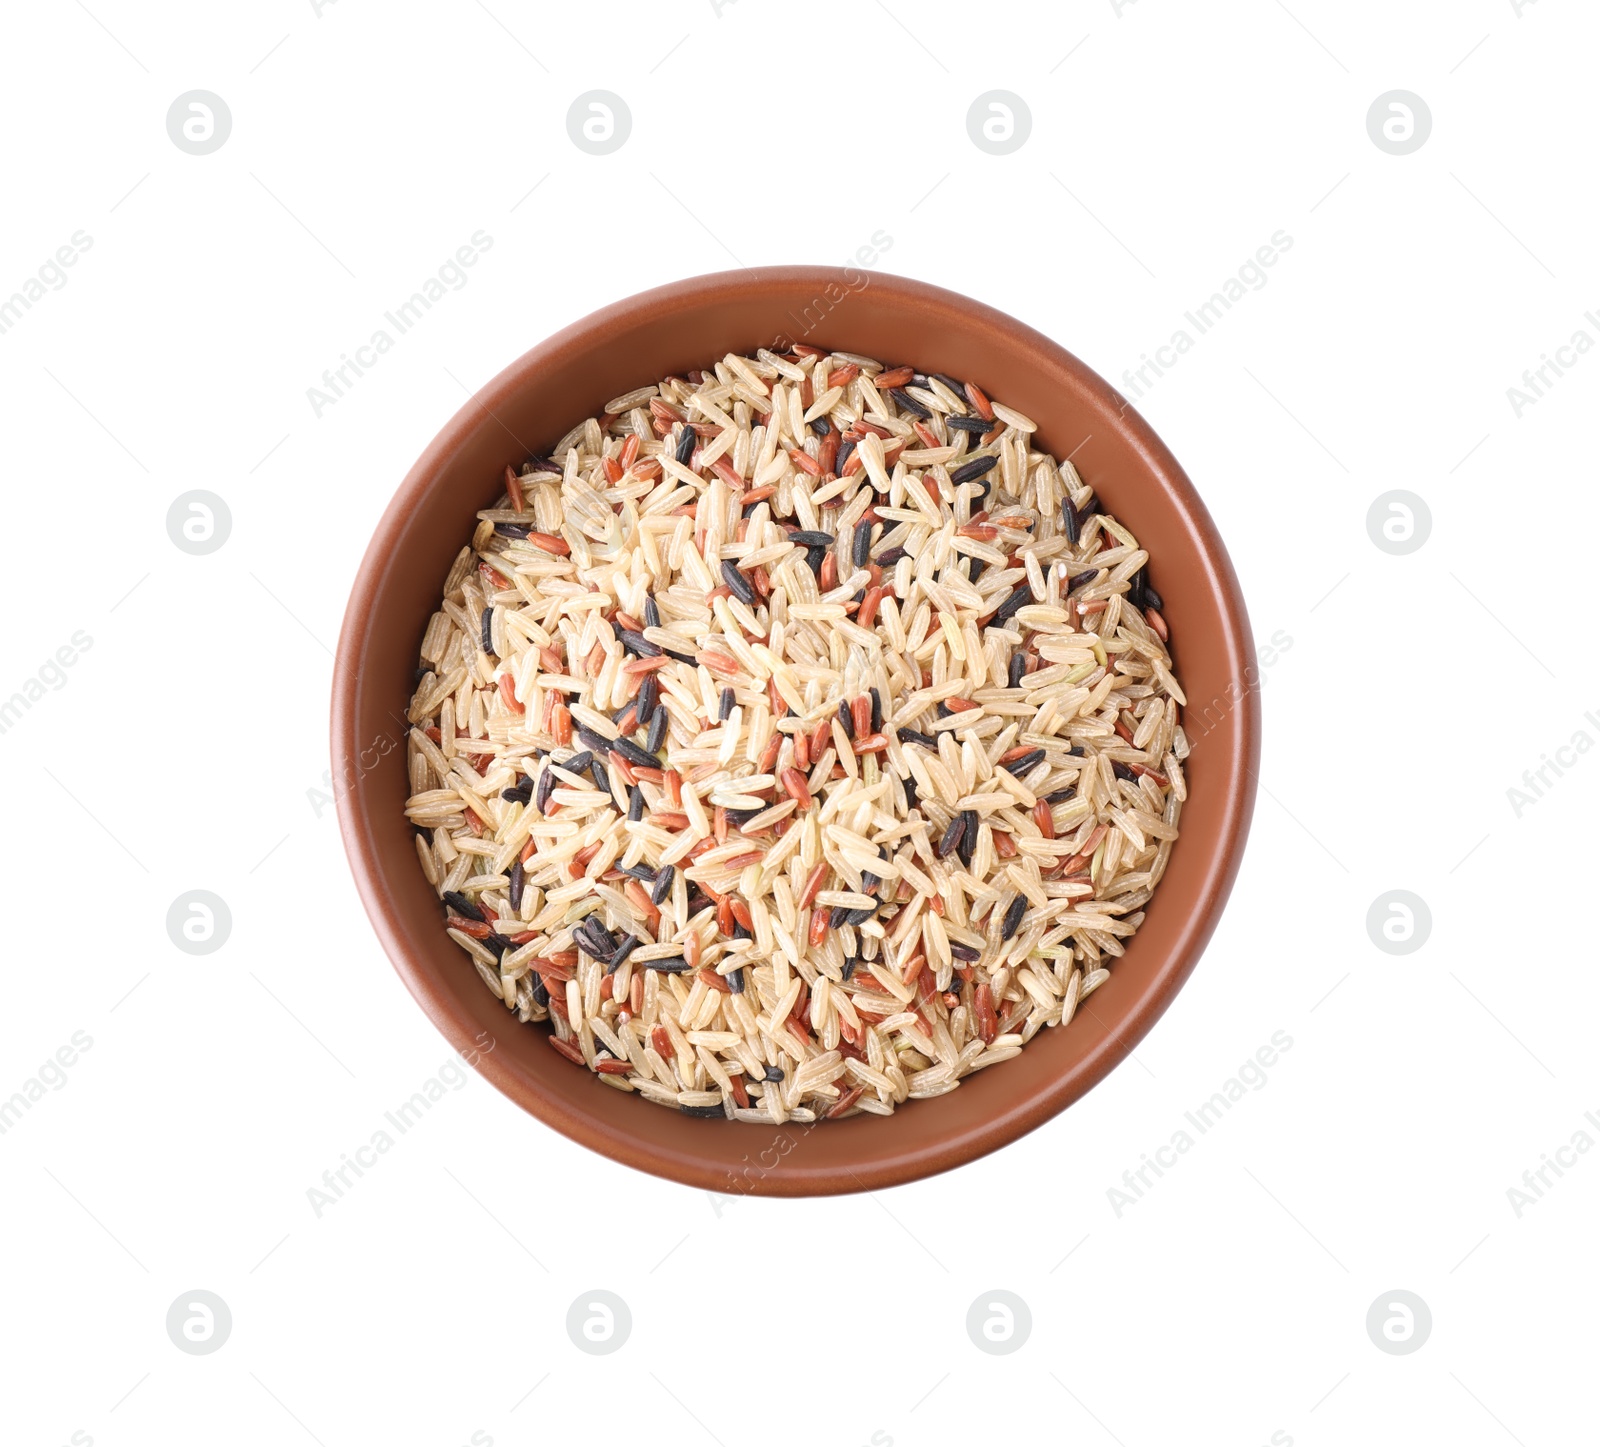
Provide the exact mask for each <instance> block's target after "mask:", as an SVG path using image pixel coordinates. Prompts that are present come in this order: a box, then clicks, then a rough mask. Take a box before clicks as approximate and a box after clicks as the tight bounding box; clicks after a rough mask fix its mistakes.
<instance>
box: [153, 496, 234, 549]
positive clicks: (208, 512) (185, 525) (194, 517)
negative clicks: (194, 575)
mask: <svg viewBox="0 0 1600 1447" xmlns="http://www.w3.org/2000/svg"><path fill="white" fill-rule="evenodd" d="M232 531H233V513H232V512H231V511H230V510H229V508H228V504H227V503H225V502H224V501H223V500H222V499H221V498H220V497H218V496H217V495H216V493H214V492H205V491H202V490H200V489H196V490H195V491H193V492H185V493H180V494H179V495H178V496H177V497H175V498H173V500H172V506H171V507H169V508H168V509H167V536H168V537H169V538H171V539H172V545H173V546H174V547H175V548H178V549H179V550H180V551H182V552H185V553H189V554H191V555H192V556H194V557H197V558H201V557H204V556H205V555H206V554H207V553H214V552H216V550H217V549H218V548H220V547H221V546H222V545H223V544H224V543H225V542H227V541H228V534H229V533H231V532H232Z"/></svg>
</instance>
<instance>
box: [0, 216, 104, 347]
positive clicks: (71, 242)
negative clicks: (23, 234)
mask: <svg viewBox="0 0 1600 1447" xmlns="http://www.w3.org/2000/svg"><path fill="white" fill-rule="evenodd" d="M93 246H94V237H92V236H91V235H89V233H88V232H87V231H74V232H73V233H72V236H71V237H70V238H69V239H68V240H67V241H65V242H63V243H62V244H61V245H60V246H58V247H56V250H55V256H54V258H53V259H49V258H47V259H46V260H45V262H44V264H43V265H42V266H41V267H40V268H39V270H38V272H37V273H36V274H34V275H33V276H30V277H28V278H26V279H25V280H24V281H23V283H22V285H21V286H20V287H19V288H18V289H17V290H16V291H14V292H12V293H11V295H10V296H8V297H6V298H5V299H4V300H3V301H0V333H4V332H9V331H10V330H11V328H12V327H14V326H16V324H17V323H18V322H19V321H21V320H22V318H23V314H24V313H26V312H30V311H32V310H33V304H34V303H35V302H36V301H43V300H44V299H45V296H46V291H45V288H46V287H48V288H49V289H50V291H60V290H61V288H62V287H64V286H65V285H66V284H67V282H68V281H69V280H70V278H69V277H68V276H67V273H66V271H65V269H64V268H66V267H69V266H76V265H77V264H78V258H79V256H81V255H82V254H83V253H84V252H85V251H88V250H89V249H90V248H91V247H93Z"/></svg>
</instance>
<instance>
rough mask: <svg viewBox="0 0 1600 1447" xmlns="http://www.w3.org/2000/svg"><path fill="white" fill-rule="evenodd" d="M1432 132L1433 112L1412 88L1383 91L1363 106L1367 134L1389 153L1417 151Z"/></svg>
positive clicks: (1425, 142)
mask: <svg viewBox="0 0 1600 1447" xmlns="http://www.w3.org/2000/svg"><path fill="white" fill-rule="evenodd" d="M1432 133H1433V112H1432V111H1430V110H1429V109H1428V103H1427V101H1425V100H1423V98H1422V97H1421V96H1420V95H1418V94H1417V93H1416V92H1415V91H1409V90H1386V91H1385V92H1384V93H1383V94H1382V95H1380V96H1379V97H1378V98H1377V100H1375V101H1373V103H1372V104H1371V106H1369V107H1368V108H1367V134H1368V135H1369V136H1371V137H1372V144H1373V145H1375V146H1376V147H1377V148H1378V149H1379V150H1380V151H1387V152H1388V153H1389V154H1390V155H1391V156H1409V155H1410V154H1411V153H1412V152H1413V151H1420V150H1421V149H1422V148H1423V146H1425V145H1426V144H1427V141H1428V137H1429V136H1430V135H1431V134H1432Z"/></svg>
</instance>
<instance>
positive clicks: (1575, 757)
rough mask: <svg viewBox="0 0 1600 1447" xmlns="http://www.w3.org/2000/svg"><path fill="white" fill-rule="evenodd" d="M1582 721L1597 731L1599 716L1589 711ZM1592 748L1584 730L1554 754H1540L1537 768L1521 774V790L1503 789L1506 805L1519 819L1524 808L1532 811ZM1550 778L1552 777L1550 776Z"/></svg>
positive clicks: (1557, 746)
mask: <svg viewBox="0 0 1600 1447" xmlns="http://www.w3.org/2000/svg"><path fill="white" fill-rule="evenodd" d="M1583 718H1584V722H1585V723H1588V724H1592V725H1593V726H1594V728H1595V729H1596V730H1597V731H1600V716H1597V715H1596V714H1595V713H1594V711H1593V710H1592V709H1591V710H1589V711H1588V712H1586V713H1585V714H1584V716H1583ZM1593 747H1594V737H1593V735H1592V734H1590V733H1589V731H1588V730H1587V729H1577V730H1575V731H1574V733H1573V735H1572V737H1571V738H1570V739H1568V740H1567V742H1566V743H1564V744H1557V745H1556V747H1555V749H1554V751H1553V753H1554V757H1552V756H1551V755H1550V754H1540V755H1539V766H1538V767H1537V768H1533V769H1524V770H1523V771H1522V784H1523V787H1522V788H1520V789H1519V788H1518V787H1517V786H1516V785H1515V784H1513V785H1512V786H1511V787H1510V788H1509V789H1507V790H1506V802H1507V803H1508V804H1510V805H1511V812H1512V814H1513V815H1515V816H1516V817H1517V818H1518V819H1520V818H1521V817H1522V811H1523V810H1524V809H1531V808H1532V807H1533V806H1534V805H1535V804H1537V803H1538V802H1539V800H1541V799H1542V798H1544V796H1545V795H1546V794H1547V793H1549V791H1550V790H1551V789H1553V788H1555V786H1556V784H1557V783H1559V782H1560V781H1561V780H1562V779H1563V778H1565V777H1566V772H1567V770H1568V769H1575V768H1576V767H1577V766H1578V761H1579V760H1580V759H1581V758H1582V757H1583V756H1584V755H1585V754H1586V753H1588V752H1589V750H1590V749H1592V748H1593ZM1552 775H1553V776H1554V777H1552Z"/></svg>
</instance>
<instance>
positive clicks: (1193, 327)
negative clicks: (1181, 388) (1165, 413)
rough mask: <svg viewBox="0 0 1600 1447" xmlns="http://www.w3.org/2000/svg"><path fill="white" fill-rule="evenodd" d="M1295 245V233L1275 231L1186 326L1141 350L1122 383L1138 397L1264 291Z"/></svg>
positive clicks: (1186, 317)
mask: <svg viewBox="0 0 1600 1447" xmlns="http://www.w3.org/2000/svg"><path fill="white" fill-rule="evenodd" d="M1293 247H1294V237H1292V236H1291V235H1290V234H1289V233H1288V232H1287V231H1285V230H1283V229H1282V228H1281V227H1280V228H1279V229H1278V230H1276V231H1274V232H1273V233H1272V235H1271V236H1269V237H1268V238H1267V239H1266V240H1265V241H1264V242H1262V243H1261V245H1260V246H1258V247H1256V249H1255V253H1254V255H1252V256H1249V257H1247V258H1246V259H1245V260H1244V261H1243V262H1242V263H1241V264H1240V265H1239V267H1238V269H1237V270H1236V271H1235V272H1234V274H1233V275H1232V276H1229V277H1225V278H1224V279H1223V282H1222V284H1221V286H1219V287H1218V288H1217V289H1216V290H1215V291H1214V292H1212V293H1211V295H1210V296H1208V297H1207V298H1206V299H1205V300H1204V301H1203V302H1201V303H1200V304H1199V305H1198V306H1196V307H1194V308H1193V309H1192V310H1190V311H1186V312H1185V313H1184V314H1183V320H1184V322H1185V323H1186V325H1185V326H1181V327H1175V328H1174V329H1173V332H1172V335H1171V336H1170V337H1168V338H1167V340H1166V341H1165V342H1163V343H1161V344H1160V345H1159V346H1156V347H1153V348H1151V350H1150V351H1148V352H1141V353H1140V354H1139V365H1138V366H1137V367H1124V368H1123V370H1122V385H1123V386H1124V387H1125V388H1126V389H1127V390H1128V391H1129V392H1131V393H1132V394H1133V396H1134V399H1135V400H1138V399H1140V398H1143V397H1144V395H1145V393H1147V392H1148V391H1150V389H1151V388H1153V387H1154V386H1155V384H1156V383H1157V382H1158V381H1159V380H1160V379H1161V378H1162V377H1164V376H1166V374H1167V373H1168V372H1169V371H1171V370H1172V368H1174V367H1176V366H1177V365H1178V361H1179V359H1180V358H1182V357H1183V356H1184V354H1185V353H1187V352H1190V351H1193V350H1194V347H1195V344H1196V343H1197V342H1198V341H1199V339H1200V338H1201V337H1203V336H1204V335H1205V334H1206V333H1207V332H1209V331H1210V330H1211V329H1212V328H1213V327H1214V326H1216V324H1217V323H1218V322H1220V321H1221V320H1222V319H1223V317H1225V316H1226V315H1227V314H1228V313H1229V312H1230V311H1232V310H1233V308H1234V307H1235V306H1237V305H1238V304H1239V303H1240V302H1242V301H1243V300H1244V299H1245V298H1246V297H1247V296H1249V295H1250V293H1251V292H1253V291H1260V290H1262V288H1263V287H1265V286H1266V284H1267V283H1268V282H1269V281H1271V280H1272V278H1271V277H1270V276H1269V275H1268V274H1267V273H1268V268H1270V267H1274V266H1276V265H1277V264H1278V262H1279V260H1280V259H1281V258H1282V257H1283V255H1284V254H1285V253H1286V252H1288V251H1290V250H1292V249H1293Z"/></svg>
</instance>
